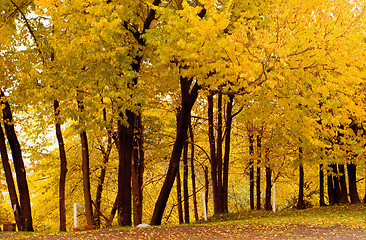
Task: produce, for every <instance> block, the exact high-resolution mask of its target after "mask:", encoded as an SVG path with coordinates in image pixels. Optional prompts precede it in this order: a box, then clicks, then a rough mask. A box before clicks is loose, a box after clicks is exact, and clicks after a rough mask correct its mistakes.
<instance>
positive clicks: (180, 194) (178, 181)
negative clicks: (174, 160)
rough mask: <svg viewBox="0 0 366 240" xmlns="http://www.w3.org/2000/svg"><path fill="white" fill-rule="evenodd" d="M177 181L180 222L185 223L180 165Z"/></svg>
mask: <svg viewBox="0 0 366 240" xmlns="http://www.w3.org/2000/svg"><path fill="white" fill-rule="evenodd" d="M176 182H177V183H176V184H177V209H178V220H179V224H183V223H184V219H183V206H182V187H181V183H180V172H179V166H178V171H177V176H176Z"/></svg>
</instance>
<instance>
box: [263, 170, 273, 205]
mask: <svg viewBox="0 0 366 240" xmlns="http://www.w3.org/2000/svg"><path fill="white" fill-rule="evenodd" d="M271 179H272V169H271V168H270V167H266V199H265V200H266V203H265V206H264V207H265V209H266V210H267V211H271V210H272V204H271V189H272V180H271Z"/></svg>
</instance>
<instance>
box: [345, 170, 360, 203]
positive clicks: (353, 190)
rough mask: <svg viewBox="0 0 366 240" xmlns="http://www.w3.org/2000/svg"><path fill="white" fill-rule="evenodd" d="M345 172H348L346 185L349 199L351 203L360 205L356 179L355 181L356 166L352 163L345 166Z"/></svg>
mask: <svg viewBox="0 0 366 240" xmlns="http://www.w3.org/2000/svg"><path fill="white" fill-rule="evenodd" d="M347 172H348V184H349V195H350V199H351V203H352V204H355V203H360V202H361V200H360V197H359V196H358V191H357V179H356V165H355V164H353V163H349V164H347Z"/></svg>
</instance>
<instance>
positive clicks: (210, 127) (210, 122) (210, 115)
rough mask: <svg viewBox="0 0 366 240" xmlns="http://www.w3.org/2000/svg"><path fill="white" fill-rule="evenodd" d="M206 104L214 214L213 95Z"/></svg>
mask: <svg viewBox="0 0 366 240" xmlns="http://www.w3.org/2000/svg"><path fill="white" fill-rule="evenodd" d="M207 102H208V113H207V116H208V138H209V142H210V158H211V159H210V160H211V161H210V164H211V178H212V192H213V202H214V212H215V213H219V197H218V195H219V194H218V190H217V188H218V187H217V186H218V183H217V161H216V144H215V135H214V117H213V94H212V93H210V94H209V95H208V96H207Z"/></svg>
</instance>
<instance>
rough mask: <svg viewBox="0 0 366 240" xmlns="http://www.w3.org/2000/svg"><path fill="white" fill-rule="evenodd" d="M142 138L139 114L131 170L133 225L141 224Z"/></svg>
mask: <svg viewBox="0 0 366 240" xmlns="http://www.w3.org/2000/svg"><path fill="white" fill-rule="evenodd" d="M143 145H144V136H143V125H142V118H141V113H140V114H139V115H138V116H137V117H136V131H135V137H134V150H133V151H134V154H133V168H132V196H133V224H134V225H135V226H137V225H138V224H141V223H142V200H143V191H142V185H143V177H144V176H143V175H144V158H145V156H144V155H145V153H144V146H143Z"/></svg>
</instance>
